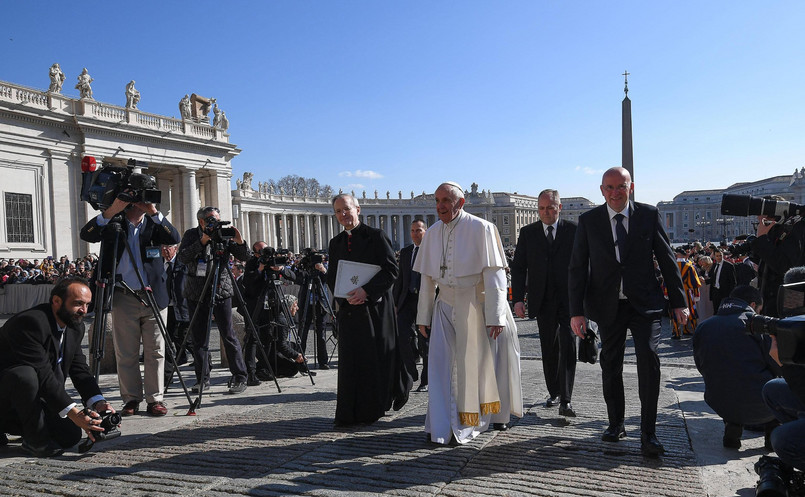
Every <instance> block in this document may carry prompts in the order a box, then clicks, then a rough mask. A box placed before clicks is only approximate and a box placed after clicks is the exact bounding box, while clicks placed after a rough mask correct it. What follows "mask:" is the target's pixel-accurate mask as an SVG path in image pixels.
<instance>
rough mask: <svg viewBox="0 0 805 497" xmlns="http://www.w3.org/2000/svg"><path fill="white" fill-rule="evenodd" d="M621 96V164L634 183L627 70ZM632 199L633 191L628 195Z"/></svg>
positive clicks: (630, 102) (630, 104)
mask: <svg viewBox="0 0 805 497" xmlns="http://www.w3.org/2000/svg"><path fill="white" fill-rule="evenodd" d="M621 76H623V84H624V86H623V92H624V93H625V94H626V96H625V97H623V103H622V104H621V127H622V130H621V166H623V167H624V168H626V170H627V171H629V174H630V175H631V176H632V182H633V183H634V157H633V156H632V101H631V100H629V72H628V71H623V74H622V75H621ZM630 198H631V199H632V200H634V193H632V194H631V195H630Z"/></svg>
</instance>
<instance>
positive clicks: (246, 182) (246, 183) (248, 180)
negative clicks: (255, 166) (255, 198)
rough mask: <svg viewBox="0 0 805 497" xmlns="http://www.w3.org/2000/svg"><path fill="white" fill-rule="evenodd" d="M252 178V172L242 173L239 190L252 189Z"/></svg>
mask: <svg viewBox="0 0 805 497" xmlns="http://www.w3.org/2000/svg"><path fill="white" fill-rule="evenodd" d="M252 178H254V173H250V172H245V173H243V182H242V183H241V190H251V189H252Z"/></svg>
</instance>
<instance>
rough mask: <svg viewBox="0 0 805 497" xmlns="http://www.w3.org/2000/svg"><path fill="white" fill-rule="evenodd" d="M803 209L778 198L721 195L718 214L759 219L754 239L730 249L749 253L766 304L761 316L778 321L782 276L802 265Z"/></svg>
mask: <svg viewBox="0 0 805 497" xmlns="http://www.w3.org/2000/svg"><path fill="white" fill-rule="evenodd" d="M803 211H805V208H803V206H800V205H797V204H794V203H792V202H787V201H786V200H785V198H784V197H781V196H779V195H766V196H764V197H763V198H758V197H752V196H750V195H724V197H723V198H722V200H721V213H722V214H734V215H738V216H750V215H757V216H758V226H757V237H749V239H747V241H746V242H744V243H743V244H741V245H739V246H737V247H736V248H735V249H733V251H732V252H733V254H736V255H740V254H742V253H745V252H747V251H749V252H750V253H751V258H752V259H753V260H754V261H755V262H756V263H757V264H758V275H759V278H758V286H759V288H760V291H761V293H762V294H763V301H764V302H766V306H765V308H764V313H765V314H766V315H767V316H772V317H779V315H780V314H779V312H778V309H777V289H778V288H779V287H780V285H781V284H782V282H783V275H784V274H785V272H786V271H788V270H789V269H791V268H792V267H796V266H800V265H802V264H803V263H805V222H804V221H803V219H802V217H801V215H802V214H803Z"/></svg>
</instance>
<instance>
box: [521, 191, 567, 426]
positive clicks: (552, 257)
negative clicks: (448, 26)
mask: <svg viewBox="0 0 805 497" xmlns="http://www.w3.org/2000/svg"><path fill="white" fill-rule="evenodd" d="M537 207H538V209H539V219H540V220H539V221H537V222H536V223H532V224H529V225H528V226H524V227H523V228H522V229H521V230H520V236H519V238H518V239H517V249H516V250H515V251H514V260H513V261H512V264H511V275H512V301H513V302H514V313H515V314H516V315H517V317H519V318H524V317H525V303H524V300H525V296H526V288H528V317H529V318H532V319H533V318H535V317H536V318H537V324H538V326H539V340H540V347H541V349H542V369H543V372H544V374H545V386H546V387H547V389H548V396H547V398H546V399H545V407H555V406H556V405H557V404H559V414H560V415H562V416H569V417H573V416H575V415H576V412H575V411H574V410H573V407H572V406H571V404H570V398H571V396H572V395H573V383H574V380H575V377H576V339H575V335H573V332H572V331H571V330H570V311H569V308H568V301H567V268H568V265H569V264H570V253H571V251H572V250H573V240H574V239H575V237H576V223H574V222H572V221H568V220H566V219H560V218H559V213H560V212H562V202H561V199H560V198H559V192H557V191H556V190H543V191H542V192H541V193H540V194H539V197H538V200H537Z"/></svg>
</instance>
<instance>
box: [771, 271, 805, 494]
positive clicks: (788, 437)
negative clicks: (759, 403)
mask: <svg viewBox="0 0 805 497" xmlns="http://www.w3.org/2000/svg"><path fill="white" fill-rule="evenodd" d="M803 281H805V267H795V268H793V269H791V270H789V271H788V272H787V273H786V274H785V277H784V281H783V282H784V283H799V282H803ZM771 338H772V345H771V352H770V354H771V356H772V357H773V358H774V360H775V361H777V363H778V364H781V363H780V360H779V357H778V354H777V339H776V337H774V336H772V337H771ZM781 366H782V369H783V377H782V378H776V379H774V380H771V381H770V382H768V383H766V385H765V386H764V387H763V399H764V400H765V401H766V404H767V405H768V406H769V409H771V411H772V413H774V416H775V417H776V418H777V419H778V420H779V421H780V422H781V423H783V424H782V425H781V426H778V427H777V428H776V429H775V430H774V431H773V432H772V433H771V445H772V447H773V448H774V451H775V452H776V453H777V456H778V457H779V458H780V459H781V460H782V461H783V462H784V463H786V464H789V465H791V466H793V467H795V468H797V469H798V470H800V471H805V366H802V365H798V364H781ZM762 476H763V475H761V481H762V480H763V478H762Z"/></svg>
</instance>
